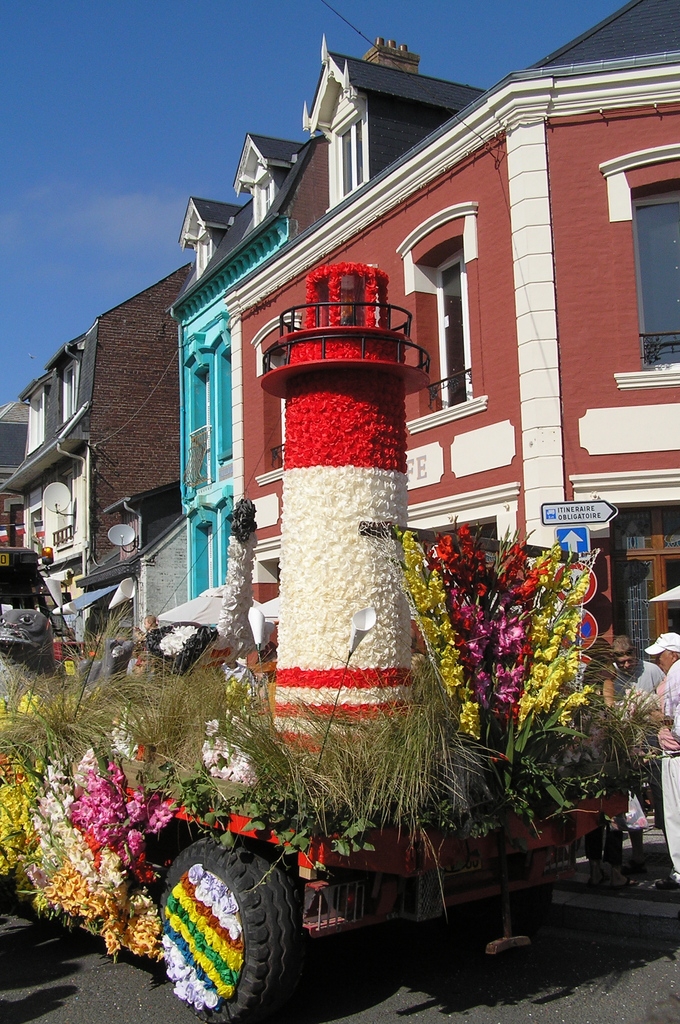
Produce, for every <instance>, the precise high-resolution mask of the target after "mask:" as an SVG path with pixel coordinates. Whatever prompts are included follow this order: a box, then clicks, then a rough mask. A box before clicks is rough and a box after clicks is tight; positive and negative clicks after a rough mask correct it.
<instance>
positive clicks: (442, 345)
mask: <svg viewBox="0 0 680 1024" xmlns="http://www.w3.org/2000/svg"><path fill="white" fill-rule="evenodd" d="M456 263H458V264H460V301H461V307H462V309H461V311H462V317H463V359H464V362H465V367H464V369H466V370H470V369H471V368H472V355H471V351H470V311H469V307H468V285H467V271H466V269H465V256H464V253H463V250H462V249H461V250H459V251H458V252H457V253H456V254H455V255H454V256H452V257H451V259H448V260H446V262H445V263H442V264H441V266H439V267H437V270H436V288H437V324H438V329H439V367H440V373H441V377H440V380H446V379H447V378H448V377H449V375H450V374H449V370H450V367H449V366H448V358H447V353H446V335H445V329H446V328H445V325H444V315H445V314H444V289H443V282H442V278H443V274H444V271H445V270H449V269H450V268H451V267H453V266H455V264H456ZM465 397H466V401H468V402H469V401H470V400H471V399H472V397H473V396H472V382H471V380H470V379H469V378H468V377H467V376H466V378H465ZM459 404H462V403H459ZM442 408H444V409H448V408H453V406H449V402H448V397H447V395H446V392H445V391H442Z"/></svg>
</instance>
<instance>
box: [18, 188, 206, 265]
mask: <svg viewBox="0 0 680 1024" xmlns="http://www.w3.org/2000/svg"><path fill="white" fill-rule="evenodd" d="M186 201H187V199H186V196H184V195H180V194H178V193H175V192H172V191H170V190H159V191H158V192H120V193H106V192H97V191H92V190H90V191H83V190H80V189H78V188H77V187H75V186H73V185H67V184H60V183H57V184H45V185H40V186H37V187H35V188H32V189H31V190H30V191H28V192H26V193H24V194H23V195H22V196H20V197H17V201H16V203H15V205H14V209H9V210H5V211H0V245H1V246H3V247H7V246H12V245H16V244H17V242H18V240H19V238H22V237H23V238H24V239H25V240H26V242H28V244H29V246H30V247H31V248H32V249H34V247H35V246H36V244H37V245H38V246H40V243H41V242H42V243H47V244H48V245H49V246H50V248H51V249H52V251H53V252H54V251H55V249H56V250H59V249H60V250H61V251H62V253H63V254H64V255H66V253H68V251H69V250H71V249H72V248H74V247H75V248H77V249H78V250H82V249H83V247H85V248H86V249H91V250H94V251H96V250H99V251H102V252H104V251H106V252H108V253H115V254H118V255H119V256H122V255H128V254H130V255H132V254H136V255H138V254H139V251H140V249H142V250H146V251H153V250H159V249H160V250H165V251H168V250H170V249H174V250H176V251H177V252H179V250H178V249H177V237H178V235H179V231H180V227H181V224H182V216H183V214H184V210H185V207H186ZM34 251H35V249H34Z"/></svg>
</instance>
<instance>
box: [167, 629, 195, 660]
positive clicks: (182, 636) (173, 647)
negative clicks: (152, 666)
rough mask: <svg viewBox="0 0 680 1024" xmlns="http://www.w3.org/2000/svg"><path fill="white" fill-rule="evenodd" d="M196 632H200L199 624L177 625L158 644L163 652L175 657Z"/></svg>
mask: <svg viewBox="0 0 680 1024" xmlns="http://www.w3.org/2000/svg"><path fill="white" fill-rule="evenodd" d="M196 633H198V627H197V626H175V628H174V629H173V630H172V631H171V632H170V633H167V634H166V635H165V636H164V637H163V639H162V640H161V642H160V644H159V645H158V646H159V647H160V649H161V651H162V652H163V654H165V655H167V656H168V657H174V656H175V655H176V654H181V652H182V651H183V650H184V645H185V644H186V642H187V640H190V639H191V637H192V636H195V635H196Z"/></svg>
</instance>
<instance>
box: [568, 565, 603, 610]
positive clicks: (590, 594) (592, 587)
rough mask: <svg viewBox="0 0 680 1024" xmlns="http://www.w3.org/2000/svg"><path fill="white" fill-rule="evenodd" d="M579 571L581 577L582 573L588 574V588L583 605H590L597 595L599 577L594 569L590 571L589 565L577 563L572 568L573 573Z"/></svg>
mask: <svg viewBox="0 0 680 1024" xmlns="http://www.w3.org/2000/svg"><path fill="white" fill-rule="evenodd" d="M577 570H578V574H579V576H580V575H581V573H582V572H587V573H588V588H587V590H586V592H585V594H584V595H583V597H582V599H581V604H588V601H592V599H593V598H594V597H595V594H596V593H597V576H596V575H595V573H594V572H593V570H592V569H589V568H588V566H587V565H584V564H583V563H582V562H575V563H574V564H573V565H572V566H571V571H572V573H573V572H575V571H577Z"/></svg>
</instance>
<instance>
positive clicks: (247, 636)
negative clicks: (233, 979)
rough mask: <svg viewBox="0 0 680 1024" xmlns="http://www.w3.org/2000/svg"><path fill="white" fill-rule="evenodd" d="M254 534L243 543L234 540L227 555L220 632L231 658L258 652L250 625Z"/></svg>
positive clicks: (230, 541) (234, 538) (231, 538)
mask: <svg viewBox="0 0 680 1024" xmlns="http://www.w3.org/2000/svg"><path fill="white" fill-rule="evenodd" d="M256 544H257V537H256V535H255V534H254V533H251V535H250V536H249V537H248V540H247V541H246V542H245V543H243V542H242V541H239V540H237V539H236V537H234V536H233V534H232V536H231V537H230V538H229V550H228V552H227V578H226V580H225V583H224V593H223V595H222V611H221V613H220V618H219V621H218V623H217V632H218V633H219V634H220V636H223V637H225V638H226V640H227V641H228V643H229V646H230V647H231V649H232V655H233V656H234V657H239V656H240V655H244V654H248V653H249V652H250V651H253V650H254V649H255V644H254V642H253V634H252V630H251V628H250V623H249V622H248V611H249V610H250V608H251V607H252V604H253V564H254V561H255V545H256Z"/></svg>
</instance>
